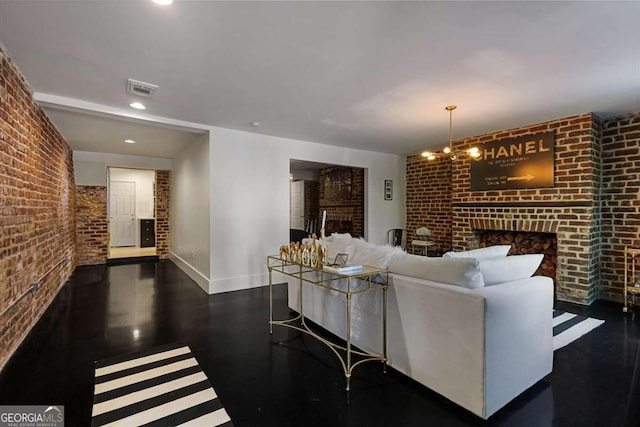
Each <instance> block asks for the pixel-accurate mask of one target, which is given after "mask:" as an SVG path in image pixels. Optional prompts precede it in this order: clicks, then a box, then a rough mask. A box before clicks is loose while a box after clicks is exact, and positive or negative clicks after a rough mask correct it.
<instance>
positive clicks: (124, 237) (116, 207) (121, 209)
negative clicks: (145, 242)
mask: <svg viewBox="0 0 640 427" xmlns="http://www.w3.org/2000/svg"><path fill="white" fill-rule="evenodd" d="M135 201H136V183H135V182H127V181H111V182H110V184H109V233H110V234H111V244H110V245H111V247H117V246H135V245H136V227H135V219H136V215H135Z"/></svg>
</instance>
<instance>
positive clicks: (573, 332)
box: [553, 310, 604, 351]
mask: <svg viewBox="0 0 640 427" xmlns="http://www.w3.org/2000/svg"><path fill="white" fill-rule="evenodd" d="M603 323H604V320H599V319H594V318H591V317H584V316H578V315H577V314H573V313H567V312H565V311H560V310H553V350H554V351H555V350H557V349H559V348H562V347H564V346H565V345H567V344H569V343H571V342H572V341H575V340H577V339H578V338H580V337H581V336H583V335H584V334H586V333H587V332H590V331H592V330H593V329H595V328H597V327H598V326H600V325H602V324H603Z"/></svg>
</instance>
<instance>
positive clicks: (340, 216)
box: [318, 166, 364, 237]
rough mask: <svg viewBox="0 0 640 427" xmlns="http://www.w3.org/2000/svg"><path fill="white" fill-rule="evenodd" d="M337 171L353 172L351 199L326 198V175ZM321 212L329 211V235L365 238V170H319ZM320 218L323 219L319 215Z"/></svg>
mask: <svg viewBox="0 0 640 427" xmlns="http://www.w3.org/2000/svg"><path fill="white" fill-rule="evenodd" d="M336 170H347V171H351V197H347V198H338V199H329V198H327V197H326V196H325V188H324V182H325V178H326V175H327V174H328V173H331V172H332V171H336ZM318 181H319V185H318V196H319V208H320V212H322V211H325V210H326V211H327V233H328V234H331V233H332V232H340V233H351V235H352V236H354V237H364V169H362V168H349V167H344V166H333V167H330V168H323V169H320V170H318ZM318 218H322V214H321V213H319V215H318Z"/></svg>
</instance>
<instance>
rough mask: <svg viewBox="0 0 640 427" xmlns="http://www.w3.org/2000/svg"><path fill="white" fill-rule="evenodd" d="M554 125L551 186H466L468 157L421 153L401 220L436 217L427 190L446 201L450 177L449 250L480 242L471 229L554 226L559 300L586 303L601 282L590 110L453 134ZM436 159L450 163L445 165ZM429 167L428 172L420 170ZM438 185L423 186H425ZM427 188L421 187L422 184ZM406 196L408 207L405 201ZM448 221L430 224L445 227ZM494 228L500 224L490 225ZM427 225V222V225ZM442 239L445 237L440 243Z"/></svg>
mask: <svg viewBox="0 0 640 427" xmlns="http://www.w3.org/2000/svg"><path fill="white" fill-rule="evenodd" d="M546 131H553V132H554V134H555V159H554V160H555V166H554V169H555V181H554V187H553V188H536V189H521V190H494V191H471V190H470V160H469V159H468V158H467V157H466V156H463V157H459V158H458V159H456V160H454V161H450V160H440V161H439V162H436V163H430V162H429V161H428V160H425V159H423V158H421V157H420V156H419V155H416V156H411V157H409V158H408V159H407V200H408V205H407V224H408V225H407V227H408V228H410V227H411V226H415V225H417V224H425V225H427V227H429V224H437V222H436V221H438V220H440V221H441V219H440V218H441V217H438V216H436V211H435V208H426V209H421V208H419V207H417V208H416V206H420V204H424V206H429V205H428V203H429V199H430V198H431V197H436V198H440V199H441V200H444V202H443V204H442V205H441V206H446V190H445V189H444V188H446V185H445V182H446V181H447V180H450V182H451V211H450V212H451V230H452V233H451V245H452V246H453V248H454V249H455V250H465V249H472V248H475V247H478V245H479V241H478V239H477V237H476V235H475V234H474V232H473V230H474V229H478V230H490V229H502V230H514V231H531V232H537V231H541V232H542V231H544V232H551V233H557V236H558V265H557V271H556V277H557V282H556V296H557V297H558V299H562V300H567V301H574V302H580V303H591V302H592V301H593V300H594V299H596V298H597V297H598V292H599V289H600V274H599V268H600V267H599V264H600V262H599V261H600V227H599V221H600V195H599V188H600V180H601V168H600V160H599V159H600V156H601V147H600V145H601V144H600V134H601V128H600V121H599V119H598V118H597V117H595V116H594V115H592V114H590V113H588V114H582V115H579V116H575V117H570V118H565V119H559V120H553V121H549V122H546V123H541V124H536V125H532V126H526V127H522V128H517V129H511V130H505V131H500V132H495V133H491V134H487V135H481V136H477V137H473V138H468V139H465V140H460V141H455V142H454V144H453V145H454V149H457V150H458V149H459V150H465V149H467V148H469V147H471V146H481V145H482V144H483V143H485V142H490V141H494V140H501V139H505V138H511V137H516V136H523V135H529V134H535V133H540V132H546ZM440 162H450V163H451V169H450V170H448V169H447V168H446V167H443V166H442V165H441V164H439V163H440ZM424 169H428V170H429V171H424ZM432 185H433V186H436V187H438V188H441V189H442V190H440V191H438V192H436V194H431V193H429V191H430V190H428V189H427V188H428V187H429V186H432ZM426 187H427V188H426ZM409 203H412V204H413V205H412V206H409ZM446 227H447V226H446V224H444V225H440V226H438V225H434V228H435V229H437V230H440V229H444V230H446ZM495 227H500V228H495ZM430 228H431V227H430ZM445 245H446V243H445Z"/></svg>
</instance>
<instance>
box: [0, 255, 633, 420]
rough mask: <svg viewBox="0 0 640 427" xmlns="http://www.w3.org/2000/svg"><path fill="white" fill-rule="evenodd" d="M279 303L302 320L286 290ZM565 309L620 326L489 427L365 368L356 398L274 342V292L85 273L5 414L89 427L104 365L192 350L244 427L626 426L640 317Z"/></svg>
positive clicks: (153, 271) (567, 360)
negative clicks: (17, 410) (163, 350)
mask: <svg viewBox="0 0 640 427" xmlns="http://www.w3.org/2000/svg"><path fill="white" fill-rule="evenodd" d="M274 304H275V310H276V316H278V317H284V316H287V315H288V309H287V303H286V287H284V286H282V285H279V286H276V287H275V301H274ZM557 305H558V307H557V308H560V309H563V310H566V311H572V312H577V313H579V314H585V315H590V316H593V317H598V318H601V319H605V320H606V323H605V324H604V325H602V326H600V327H598V328H597V329H595V330H594V331H593V332H591V333H589V334H588V335H586V336H584V337H582V338H581V339H579V340H577V341H575V342H573V343H571V344H569V345H568V346H567V347H565V348H562V349H560V350H558V351H556V352H555V355H554V371H553V373H552V374H551V375H549V376H548V377H546V378H545V379H544V380H542V381H540V382H539V383H538V384H536V385H535V386H534V387H532V388H531V389H530V390H528V391H526V392H525V393H524V394H522V395H521V396H519V397H518V398H516V399H515V400H514V401H513V402H511V403H510V404H509V405H507V406H506V407H505V408H503V409H502V410H501V411H499V412H498V413H497V414H495V415H494V416H493V417H491V418H490V419H489V420H488V421H483V420H481V419H479V418H477V417H476V416H474V415H472V414H471V413H469V412H467V411H466V410H464V409H461V408H459V407H458V406H457V405H455V404H453V403H450V402H449V401H447V400H446V399H444V398H442V397H440V396H439V395H437V394H436V393H434V392H432V391H430V390H428V389H427V388H425V387H424V386H422V385H420V384H418V383H416V382H414V381H412V380H410V379H408V378H407V377H405V376H403V375H401V374H399V373H398V372H396V371H394V370H393V369H389V371H388V372H387V373H386V374H383V373H382V369H381V366H380V364H378V363H369V364H364V365H361V366H360V367H359V368H357V369H356V370H355V371H354V377H353V380H352V390H351V392H350V393H347V392H346V391H345V389H344V387H345V382H344V376H343V374H342V371H341V368H340V366H339V364H338V363H339V362H338V361H337V359H336V358H335V356H334V355H333V354H332V353H331V352H330V351H329V350H327V349H326V348H325V347H324V346H323V345H322V344H320V343H318V342H316V341H315V340H314V339H312V338H310V337H308V336H301V334H299V333H297V332H296V331H292V330H289V329H286V328H275V329H274V334H273V336H270V335H269V328H268V324H267V321H268V316H269V311H268V310H269V301H268V287H264V288H258V289H252V290H246V291H238V292H230V293H225V294H218V295H211V296H209V295H206V294H205V293H204V292H203V291H202V290H201V289H200V288H199V287H198V286H197V285H196V284H195V283H194V282H193V281H191V280H190V279H189V278H188V277H187V276H186V275H185V274H184V273H182V272H181V271H180V270H179V269H178V268H177V267H176V266H175V265H173V264H172V263H171V262H168V261H167V262H165V261H163V262H147V263H142V264H132V265H117V266H93V267H79V268H77V269H76V271H75V273H74V274H73V276H72V277H71V279H70V280H69V282H68V283H67V284H66V285H65V286H64V288H63V289H62V290H61V291H60V293H59V294H58V296H57V297H56V299H55V301H54V302H53V303H52V305H51V306H50V307H49V309H48V310H47V312H46V313H45V315H44V316H43V317H42V319H41V320H40V321H39V322H38V324H37V325H36V326H35V328H34V329H33V330H32V331H31V333H30V334H29V336H28V337H27V339H26V340H25V342H24V343H23V345H22V346H21V347H20V348H19V349H18V351H17V352H16V354H14V356H13V357H12V358H11V360H10V361H9V363H8V364H7V365H6V367H5V368H4V369H3V371H2V372H1V373H0V404H3V405H7V404H43V405H48V404H61V405H64V406H65V411H66V420H67V422H66V425H67V426H71V427H77V426H88V425H89V424H90V417H91V405H92V399H93V375H94V369H93V363H94V361H96V360H100V359H103V358H107V357H111V356H115V355H120V354H124V353H131V352H134V351H138V350H146V349H149V348H151V347H154V346H157V345H161V344H168V343H174V342H181V343H184V344H187V345H189V346H190V347H191V349H192V351H193V353H194V355H195V356H196V358H197V359H198V361H199V363H200V365H201V366H202V369H203V370H204V372H205V373H206V374H207V376H208V377H209V379H210V381H211V383H212V385H213V387H214V388H215V390H216V391H217V393H218V395H219V396H220V399H221V400H222V403H223V404H224V406H225V408H226V409H227V412H228V413H229V415H230V416H231V418H232V420H233V422H234V424H235V426H236V427H256V426H261V427H262V426H274V427H276V426H277V427H285V426H305V427H306V426H330V427H333V426H367V427H369V426H393V427H398V426H469V425H500V426H552V425H553V426H599V427H600V426H621V425H624V419H625V414H626V412H627V406H628V399H629V396H630V393H629V390H630V388H631V384H632V379H633V375H634V374H633V372H634V367H635V365H636V363H637V362H636V359H637V354H639V353H638V342H639V339H640V320H639V317H640V316H639V313H640V310H638V309H636V310H635V313H628V314H626V315H625V314H623V313H622V310H621V306H620V305H619V304H615V303H610V302H605V301H598V302H596V303H594V304H593V305H592V306H590V307H585V306H578V305H573V304H567V303H558V304H557ZM636 375H640V368H638V369H636ZM636 382H637V379H636ZM635 399H638V397H637V395H636V397H635ZM634 404H636V405H640V401H639V402H634ZM636 416H637V411H636ZM629 422H631V424H627V425H630V426H631V425H633V426H635V425H639V424H637V420H629Z"/></svg>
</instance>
